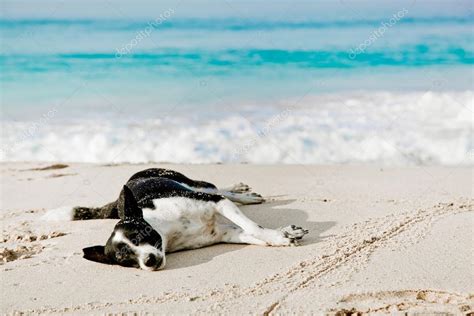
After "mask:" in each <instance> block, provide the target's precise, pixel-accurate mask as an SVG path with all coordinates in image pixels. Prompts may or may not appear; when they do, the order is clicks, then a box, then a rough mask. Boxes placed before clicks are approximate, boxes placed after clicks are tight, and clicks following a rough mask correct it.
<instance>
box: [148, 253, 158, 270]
mask: <svg viewBox="0 0 474 316" xmlns="http://www.w3.org/2000/svg"><path fill="white" fill-rule="evenodd" d="M158 263H159V262H158V259H157V258H156V256H155V255H152V254H149V255H148V257H147V258H146V259H145V265H146V266H147V267H155V266H156V265H158Z"/></svg>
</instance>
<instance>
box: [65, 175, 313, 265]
mask: <svg viewBox="0 0 474 316" xmlns="http://www.w3.org/2000/svg"><path fill="white" fill-rule="evenodd" d="M249 191H250V188H249V187H248V186H247V185H244V184H238V185H235V186H233V187H231V188H228V189H221V190H219V189H217V188H216V186H215V185H213V184H211V183H207V182H204V181H195V180H191V179H189V178H187V177H186V176H184V175H183V174H181V173H178V172H176V171H173V170H167V169H155V168H153V169H147V170H143V171H140V172H138V173H136V174H134V175H133V176H132V177H131V178H130V179H129V180H128V181H127V183H126V184H125V186H124V187H123V189H122V191H121V192H120V196H119V198H118V200H117V201H114V202H112V203H109V204H107V205H105V206H103V207H100V208H87V207H75V208H73V209H72V211H73V212H72V216H73V219H74V220H85V219H99V218H120V221H119V222H118V223H117V225H115V228H114V231H113V232H112V235H111V236H110V238H109V239H108V240H107V243H106V244H105V246H93V247H88V248H84V249H83V251H84V258H86V259H88V260H92V261H97V262H101V263H107V264H119V265H122V266H128V267H137V268H141V269H144V270H158V269H161V268H163V267H164V266H165V262H166V260H165V253H170V252H174V251H178V250H183V249H196V248H201V247H204V246H208V245H213V244H217V243H243V244H254V245H265V246H267V245H268V246H291V245H297V241H298V240H299V239H301V238H302V237H303V236H304V235H305V234H307V233H308V231H307V230H305V229H303V228H301V227H297V226H295V225H290V226H287V227H285V228H281V229H279V230H273V229H267V228H263V227H262V226H260V225H258V224H256V223H255V222H253V221H252V220H250V219H249V218H247V217H246V216H245V215H244V214H243V213H242V212H241V211H240V210H239V208H238V207H237V206H236V205H235V204H234V203H233V202H237V203H240V204H258V203H262V202H263V201H264V199H263V198H262V197H261V196H260V195H259V194H256V193H251V192H249ZM232 201H233V202H232ZM225 219H227V220H228V221H226V220H225Z"/></svg>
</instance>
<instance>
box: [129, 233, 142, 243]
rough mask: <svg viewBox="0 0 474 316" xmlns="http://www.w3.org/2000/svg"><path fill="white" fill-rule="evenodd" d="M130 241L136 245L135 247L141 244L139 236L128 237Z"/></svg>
mask: <svg viewBox="0 0 474 316" xmlns="http://www.w3.org/2000/svg"><path fill="white" fill-rule="evenodd" d="M128 239H130V241H131V242H132V244H134V245H135V246H138V245H139V244H140V239H139V238H138V235H137V234H131V235H130V236H128Z"/></svg>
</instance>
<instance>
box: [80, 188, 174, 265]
mask: <svg viewBox="0 0 474 316" xmlns="http://www.w3.org/2000/svg"><path fill="white" fill-rule="evenodd" d="M123 199H124V200H123V201H124V203H123V207H124V218H123V219H122V220H120V221H119V222H118V223H117V225H115V228H114V231H113V232H112V235H111V236H110V237H109V239H108V240H107V243H106V244H105V246H93V247H88V248H84V249H83V252H84V258H86V259H88V260H91V261H96V262H100V263H106V264H119V265H121V266H126V267H136V268H141V269H144V270H158V269H161V268H163V267H164V266H165V252H164V250H163V243H162V242H163V240H162V238H161V236H160V234H159V233H158V232H157V231H156V230H154V229H153V227H151V225H150V224H148V223H147V222H146V221H145V220H144V219H143V212H142V210H141V209H140V208H139V207H138V204H137V201H136V200H135V197H134V195H133V193H132V191H131V190H130V189H129V188H128V187H127V186H124V187H123Z"/></svg>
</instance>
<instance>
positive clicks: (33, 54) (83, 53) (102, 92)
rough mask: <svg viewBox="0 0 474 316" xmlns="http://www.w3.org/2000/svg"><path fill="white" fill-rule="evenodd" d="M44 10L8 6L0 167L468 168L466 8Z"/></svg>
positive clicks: (473, 57) (166, 5) (283, 5)
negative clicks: (369, 165)
mask: <svg viewBox="0 0 474 316" xmlns="http://www.w3.org/2000/svg"><path fill="white" fill-rule="evenodd" d="M46 3H48V4H49V5H44V4H42V5H40V4H38V3H36V2H34V1H20V2H12V1H6V2H4V3H3V4H2V6H3V7H2V9H3V10H2V13H1V14H0V30H1V40H2V41H1V45H0V69H1V72H0V82H1V124H2V134H1V136H0V139H1V146H2V147H1V151H0V160H1V161H71V162H95V163H111V162H133V163H137V162H150V161H154V162H163V161H166V162H176V163H247V162H248V163H287V164H332V163H349V164H351V163H355V164H358V163H377V164H380V165H388V166H390V165H432V164H435V165H466V164H468V165H471V164H472V163H473V157H474V155H473V152H474V136H473V133H472V128H473V115H472V113H473V110H474V106H473V94H474V90H473V79H474V77H473V76H474V73H473V67H472V66H473V63H474V47H473V45H474V44H473V43H474V32H473V31H472V30H473V27H474V20H473V14H472V13H473V10H472V4H471V3H469V2H468V1H455V2H445V3H443V2H417V1H402V2H399V3H397V4H390V5H389V6H385V7H384V8H378V7H377V6H374V3H375V2H371V1H365V2H352V1H341V2H337V3H331V2H322V3H319V4H314V3H310V2H306V1H302V2H296V3H294V2H291V1H286V0H285V1H277V2H276V4H275V5H274V6H272V7H271V8H270V5H268V4H267V3H265V2H264V1H253V2H247V1H244V2H239V3H235V2H233V1H231V2H227V4H225V3H220V2H214V1H198V2H194V3H188V2H186V1H184V2H178V3H173V2H163V3H160V4H154V3H152V2H147V1H145V2H139V3H136V4H134V5H132V4H127V3H125V2H118V3H117V5H116V6H115V7H114V8H112V7H111V6H110V4H108V2H106V1H99V2H97V3H94V2H90V1H85V2H82V3H79V2H72V4H71V5H70V6H68V5H66V6H64V5H61V4H60V2H58V1H51V0H50V1H46ZM91 8H92V9H93V10H92V9H91ZM336 12H337V13H336Z"/></svg>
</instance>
